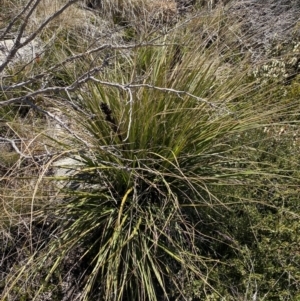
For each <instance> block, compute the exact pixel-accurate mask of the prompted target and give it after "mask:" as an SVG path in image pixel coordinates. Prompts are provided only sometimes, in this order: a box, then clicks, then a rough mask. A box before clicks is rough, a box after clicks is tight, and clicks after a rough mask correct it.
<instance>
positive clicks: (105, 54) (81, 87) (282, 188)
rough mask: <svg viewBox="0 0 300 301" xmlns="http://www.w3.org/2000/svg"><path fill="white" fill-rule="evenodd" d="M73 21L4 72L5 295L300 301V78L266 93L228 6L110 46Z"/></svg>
mask: <svg viewBox="0 0 300 301" xmlns="http://www.w3.org/2000/svg"><path fill="white" fill-rule="evenodd" d="M62 2H63V1H62ZM75 2H76V1H74V4H75ZM133 2H134V1H129V2H128V3H127V2H122V1H112V2H106V1H103V3H102V4H103V7H102V9H105V8H104V5H107V12H109V10H114V11H118V12H122V14H123V12H124V11H126V10H127V11H128V10H130V9H132V16H135V17H134V19H132V23H130V24H129V26H132V27H133V28H134V26H137V24H139V23H138V22H137V20H138V17H139V18H140V10H143V13H145V14H147V13H149V10H148V9H146V5H150V4H151V3H150V2H143V3H142V2H141V3H142V4H143V5H144V6H142V5H141V6H139V7H138V9H140V10H138V9H134V3H133ZM159 2H160V1H157V2H156V3H159ZM32 3H33V2H32ZM135 3H137V2H135ZM149 3H150V4H149ZM170 3H171V2H170ZM9 4H10V5H11V3H9ZM57 4H59V5H63V3H60V2H59V1H58V2H57ZM112 4H114V5H115V6H114V7H112V6H109V5H112ZM192 4H193V5H195V6H194V9H197V7H200V6H197V5H199V4H200V5H202V4H203V3H202V1H201V3H200V2H199V1H198V2H197V1H196V2H195V3H192ZM76 5H77V6H76ZM76 5H75V6H74V7H73V6H71V7H70V8H72V9H75V8H76V9H79V11H77V12H78V16H80V15H81V12H80V9H82V10H83V9H84V8H82V6H80V5H79V4H78V3H77V4H76ZM117 5H120V7H118V6H117ZM8 7H9V6H8ZM59 7H60V6H58V8H55V9H54V10H57V9H59ZM147 7H148V6H147ZM40 8H41V7H39V9H40ZM97 9H98V8H97ZM67 12H68V10H66V11H65V14H64V15H61V18H60V21H59V22H58V23H56V24H52V23H51V24H52V25H53V26H49V27H47V28H45V30H43V31H42V32H41V37H42V38H43V39H44V40H45V41H48V42H49V43H48V44H47V47H46V50H45V54H47V58H48V60H45V59H43V60H42V62H41V63H38V64H36V62H35V63H34V65H33V68H29V67H31V66H32V65H30V64H29V65H28V63H24V66H25V67H24V68H22V62H21V63H20V64H18V65H16V66H13V67H11V66H10V65H7V66H6V67H5V71H6V72H7V71H9V75H8V74H6V75H5V76H4V77H3V81H4V82H5V85H6V86H8V87H9V88H6V89H2V90H1V94H0V97H1V108H0V109H1V122H2V123H1V135H2V140H1V141H2V142H5V143H3V149H4V150H5V151H6V154H7V153H9V152H12V153H13V154H15V155H16V158H15V159H14V158H11V159H9V160H8V159H5V160H6V161H5V162H2V161H1V166H0V168H1V170H0V171H1V188H0V189H1V199H2V204H3V209H4V210H3V212H4V213H3V214H1V216H0V222H1V224H0V225H1V233H2V238H1V241H2V242H3V244H2V247H1V248H0V252H1V258H2V261H1V274H0V277H1V278H0V281H1V282H0V288H1V298H2V299H3V300H95V301H96V300H107V301H108V300H109V301H115V300H120V301H125V300H139V301H152V300H153V301H154V300H159V301H160V300H193V301H196V300H297V298H299V295H297V294H299V293H298V292H299V291H300V289H299V286H300V275H299V272H298V271H299V265H300V258H299V238H298V237H299V235H298V234H299V230H300V229H299V217H300V216H299V212H300V208H299V196H298V195H299V188H298V187H299V184H300V183H299V141H298V131H299V129H298V121H299V116H298V111H299V101H298V98H299V87H298V83H297V82H296V81H295V79H293V80H291V83H290V84H289V85H286V84H285V83H284V82H282V81H280V80H278V81H276V80H272V81H267V82H264V84H261V82H262V79H261V78H258V77H259V76H260V75H256V76H257V77H256V78H255V77H254V76H253V72H255V70H256V66H255V67H254V66H253V65H252V62H253V61H252V59H253V58H251V57H249V55H247V54H245V52H244V48H243V47H244V46H245V45H246V44H247V43H245V40H244V38H245V37H244V38H243V41H240V40H239V39H238V38H236V36H237V35H236V34H235V33H236V32H235V31H234V30H242V29H241V27H239V25H236V26H235V25H234V24H233V23H234V22H233V21H232V18H230V16H228V15H227V13H226V10H224V9H223V7H222V6H219V7H218V9H217V10H213V11H212V12H211V14H208V11H207V10H205V12H204V13H203V14H201V13H200V12H199V11H198V12H197V13H196V14H195V15H188V14H187V15H186V16H184V17H183V16H181V17H180V18H179V17H178V19H176V22H177V23H176V24H173V25H172V26H173V27H172V26H171V24H172V23H169V24H168V25H167V26H166V25H165V23H163V22H162V23H159V22H158V23H157V24H155V26H145V27H144V28H143V39H138V38H137V39H132V40H131V39H130V41H131V42H129V41H128V39H127V38H126V37H125V36H124V40H125V41H124V42H123V41H122V40H121V38H120V36H118V43H120V44H115V42H116V40H113V39H111V38H110V42H109V43H111V44H109V43H108V44H106V45H103V46H101V45H99V40H98V39H99V38H100V39H101V40H102V39H104V36H103V35H100V36H98V35H93V39H95V40H93V41H91V40H90V41H89V40H86V36H87V35H84V34H82V28H80V31H79V34H78V37H80V41H82V43H76V28H78V27H76V26H78V24H77V25H76V26H75V27H72V22H70V19H69V18H67V24H68V26H66V27H65V28H64V27H63V26H62V24H63V22H64V18H63V16H68V15H67V14H66V13H67ZM40 13H41V12H39V14H40ZM39 14H37V16H39ZM122 14H119V16H122V17H124V16H123V15H122ZM89 16H90V18H91V19H90V20H91V21H92V22H93V24H94V25H95V26H97V24H100V23H98V22H97V15H95V19H94V17H92V16H91V15H89ZM127 16H128V15H127ZM111 17H114V16H112V15H109V14H107V18H111ZM176 18H177V17H176ZM182 18H186V19H184V20H183V19H182ZM37 20H38V19H37ZM108 21H112V20H108ZM114 21H115V20H114ZM61 22H62V23H61ZM126 22H130V19H129V20H128V19H127V20H126ZM54 23H55V22H54ZM149 24H151V22H150V23H149ZM152 24H153V23H152ZM121 25H122V26H124V24H121ZM127 25H128V24H126V25H125V26H127ZM122 26H121V27H120V28H122ZM226 26H230V29H231V30H230V31H226V30H224V28H226ZM30 28H31V27H30ZM150 29H151V32H149V35H148V38H149V39H150V40H145V37H147V30H150ZM28 30H29V28H28ZM116 30H119V29H116ZM120 30H123V28H122V29H120ZM140 30H141V28H134V32H135V33H137V32H139V31H140ZM153 30H154V31H155V33H154V34H153ZM52 31H53V32H55V35H54V36H53V38H51V32H52ZM133 40H139V43H138V44H131V43H132V41H133ZM141 40H142V42H141ZM50 41H51V43H50ZM229 46H230V47H229ZM234 47H235V48H234ZM240 51H241V52H242V53H239V52H240ZM28 66H29V67H28ZM26 68H27V69H26ZM28 74H29V75H30V76H29V77H28ZM45 74H46V75H45ZM295 78H296V79H297V77H295ZM25 79H26V80H28V81H25ZM20 103H21V105H20ZM24 109H25V113H24ZM22 110H23V113H22ZM22 118H23V119H22ZM24 118H25V119H24ZM22 123H23V124H22ZM20 124H22V126H20ZM30 127H34V130H29V129H30ZM27 128H28V130H27ZM19 138H20V140H18V139H19ZM25 138H26V139H25ZM1 141H0V142H1ZM2 158H3V155H2V154H1V156H0V159H1V160H2ZM5 158H7V157H5ZM70 162H73V163H74V164H72V163H70ZM59 166H60V167H59ZM57 169H59V170H57ZM2 183H3V184H2ZM16 187H18V188H19V190H17V189H16ZM12 190H14V191H12Z"/></svg>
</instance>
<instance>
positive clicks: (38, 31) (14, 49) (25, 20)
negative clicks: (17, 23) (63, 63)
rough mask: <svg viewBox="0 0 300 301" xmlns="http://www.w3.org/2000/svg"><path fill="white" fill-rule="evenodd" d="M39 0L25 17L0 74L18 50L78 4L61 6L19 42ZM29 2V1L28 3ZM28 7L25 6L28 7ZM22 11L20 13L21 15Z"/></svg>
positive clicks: (70, 0) (38, 0) (69, 3)
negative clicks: (69, 8)
mask: <svg viewBox="0 0 300 301" xmlns="http://www.w3.org/2000/svg"><path fill="white" fill-rule="evenodd" d="M40 1H41V0H37V1H36V3H34V5H33V6H32V8H31V9H30V11H29V12H28V14H27V15H26V16H25V18H24V21H23V23H22V25H21V27H20V29H19V32H18V35H17V37H16V40H15V42H14V46H13V47H12V49H10V51H9V54H8V55H7V57H6V59H5V61H4V62H3V63H2V65H0V73H1V72H2V71H3V70H4V68H5V67H6V66H7V65H8V63H9V62H10V61H11V60H12V59H13V58H14V57H15V55H16V53H17V52H18V50H19V49H21V48H22V47H24V46H25V45H27V44H29V43H30V42H31V41H32V40H33V39H34V38H35V37H36V36H37V35H38V34H39V33H40V32H41V31H42V30H43V29H44V28H45V27H46V26H47V25H48V24H49V23H50V22H51V21H53V19H55V18H56V17H57V16H59V15H60V14H62V13H63V12H64V11H65V10H66V9H67V8H68V7H69V6H70V5H72V4H74V3H76V2H78V1H79V0H69V1H68V2H67V3H66V4H65V5H64V6H62V7H61V8H60V9H59V10H58V11H56V12H55V13H54V14H52V15H51V16H50V17H49V18H48V19H47V20H46V21H44V22H43V23H42V24H41V25H40V27H39V28H38V29H36V30H35V31H34V32H33V33H32V34H31V35H30V36H29V37H27V38H26V39H25V41H24V42H21V38H22V37H23V35H24V31H25V28H26V26H27V24H28V20H29V17H30V16H31V15H32V13H33V12H34V10H35V9H36V7H37V6H38V4H39V3H40ZM30 2H31V1H30ZM29 6H30V5H28V6H26V7H29ZM23 12H24V10H23V11H22V13H23Z"/></svg>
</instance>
